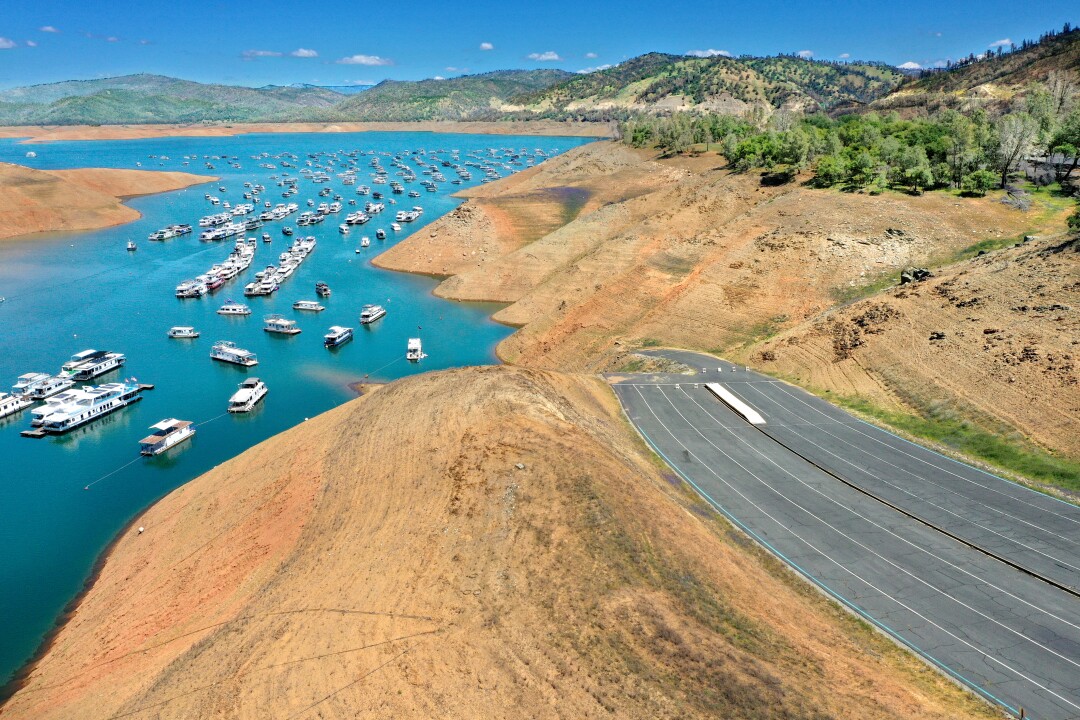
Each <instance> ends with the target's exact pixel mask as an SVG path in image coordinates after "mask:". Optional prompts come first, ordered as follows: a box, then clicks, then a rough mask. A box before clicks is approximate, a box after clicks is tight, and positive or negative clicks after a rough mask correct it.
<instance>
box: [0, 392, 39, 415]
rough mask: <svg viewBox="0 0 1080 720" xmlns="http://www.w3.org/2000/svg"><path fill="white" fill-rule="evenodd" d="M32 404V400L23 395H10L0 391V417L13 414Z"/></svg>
mask: <svg viewBox="0 0 1080 720" xmlns="http://www.w3.org/2000/svg"><path fill="white" fill-rule="evenodd" d="M33 404H34V401H33V400H32V399H30V398H28V397H26V396H25V395H12V394H11V393H6V392H0V418H2V417H7V416H8V415H14V414H15V413H17V412H19V411H21V410H25V409H26V408H28V407H30V406H31V405H33Z"/></svg>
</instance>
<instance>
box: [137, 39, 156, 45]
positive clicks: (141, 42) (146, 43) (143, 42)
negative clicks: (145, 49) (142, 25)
mask: <svg viewBox="0 0 1080 720" xmlns="http://www.w3.org/2000/svg"><path fill="white" fill-rule="evenodd" d="M139 44H140V45H153V44H154V43H153V41H151V40H147V39H146V38H143V39H142V40H140V41H139Z"/></svg>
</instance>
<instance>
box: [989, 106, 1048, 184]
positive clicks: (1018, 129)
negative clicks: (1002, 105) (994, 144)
mask: <svg viewBox="0 0 1080 720" xmlns="http://www.w3.org/2000/svg"><path fill="white" fill-rule="evenodd" d="M1038 132H1039V124H1038V122H1036V120H1035V118H1033V117H1031V115H1029V114H1027V113H1026V112H1014V113H1010V114H1008V115H1005V116H1003V117H1002V118H1001V119H1000V120H999V121H998V123H997V133H998V151H997V158H998V169H999V170H1000V172H1001V187H1005V186H1006V185H1007V184H1008V182H1009V174H1010V173H1012V172H1013V170H1015V169H1016V167H1017V166H1018V165H1019V164H1020V161H1021V160H1023V159H1024V158H1025V157H1027V156H1028V155H1030V154H1031V150H1032V148H1033V147H1034V145H1035V140H1036V137H1037V136H1038Z"/></svg>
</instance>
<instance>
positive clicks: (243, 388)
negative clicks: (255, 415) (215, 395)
mask: <svg viewBox="0 0 1080 720" xmlns="http://www.w3.org/2000/svg"><path fill="white" fill-rule="evenodd" d="M267 392H269V389H268V388H267V387H266V383H264V382H263V381H262V380H260V379H259V378H248V379H247V380H245V381H244V382H242V383H240V388H239V389H238V390H237V391H236V392H235V393H233V395H232V397H230V398H229V412H231V413H246V412H251V411H252V410H253V409H254V408H255V406H256V405H258V404H259V401H261V400H262V399H263V397H265V396H266V393H267Z"/></svg>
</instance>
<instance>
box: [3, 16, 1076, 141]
mask: <svg viewBox="0 0 1080 720" xmlns="http://www.w3.org/2000/svg"><path fill="white" fill-rule="evenodd" d="M1052 70H1058V71H1061V72H1064V73H1068V74H1071V76H1072V77H1073V78H1074V79H1076V78H1078V77H1080V32H1078V31H1076V30H1072V29H1069V28H1066V30H1064V31H1062V32H1054V33H1047V34H1046V35H1044V36H1043V38H1041V39H1040V40H1039V41H1038V42H1030V43H1029V42H1025V43H1023V44H1022V46H1021V47H1020V48H1018V49H1016V50H1015V51H1013V52H1007V53H1001V54H997V53H989V54H987V55H985V56H979V57H976V56H974V55H972V56H971V57H969V58H967V59H965V60H963V61H961V62H960V63H958V64H957V65H956V66H955V67H952V68H949V69H946V70H942V71H939V72H923V73H921V74H920V75H919V76H917V77H912V76H911V73H910V71H903V70H900V69H899V68H894V67H891V66H889V65H885V64H882V63H875V62H850V63H847V62H845V63H833V62H823V61H816V60H808V59H804V58H800V57H795V56H787V55H781V56H776V57H766V58H755V57H738V58H732V57H726V56H716V57H707V58H699V57H691V56H685V55H668V54H663V53H648V54H646V55H641V56H639V57H635V58H632V59H630V60H627V61H625V62H623V63H620V64H619V65H616V66H614V67H611V68H606V69H603V70H598V71H595V72H590V73H569V72H566V71H563V70H502V71H496V72H489V73H483V74H479V75H465V76H461V77H456V78H450V79H445V80H444V79H439V80H420V81H409V82H405V81H396V80H386V81H383V82H381V83H379V84H378V85H374V86H367V85H347V86H330V87H321V86H317V85H307V84H297V85H289V86H266V87H261V88H249V87H238V86H232V85H215V84H204V83H197V82H192V81H189V80H179V79H176V78H170V77H164V76H161V75H147V74H139V75H125V76H122V77H115V78H105V79H101V80H75V81H67V82H58V83H50V84H46V85H33V86H29V87H20V88H14V89H11V90H4V91H0V124H2V125H71V124H119V123H133V124H134V123H192V122H304V121H310V122H338V121H414V120H501V119H519V118H522V119H524V118H556V119H567V118H577V119H586V120H589V119H592V120H607V119H612V118H622V117H626V116H629V115H631V114H635V113H641V112H646V113H669V112H673V111H678V110H692V111H714V112H728V113H738V114H741V113H745V112H747V111H749V110H751V109H753V108H759V109H760V110H762V111H764V112H771V111H772V110H775V109H786V110H791V111H795V112H830V113H841V112H850V111H857V110H859V109H863V108H871V109H881V110H891V109H899V110H901V111H903V110H907V109H920V110H925V109H932V108H934V107H938V106H942V105H952V106H955V105H958V104H963V103H965V102H975V103H978V102H981V103H983V104H992V103H994V102H1002V101H1004V100H1008V99H1010V98H1011V97H1013V96H1014V95H1015V94H1016V93H1017V92H1021V91H1022V90H1023V89H1024V88H1026V87H1027V86H1028V85H1029V84H1030V83H1031V82H1032V81H1036V80H1042V79H1045V78H1046V76H1047V75H1048V73H1049V72H1050V71H1052Z"/></svg>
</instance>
